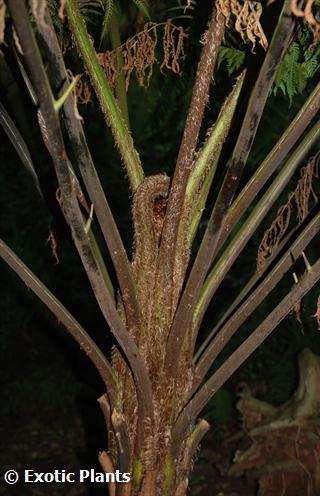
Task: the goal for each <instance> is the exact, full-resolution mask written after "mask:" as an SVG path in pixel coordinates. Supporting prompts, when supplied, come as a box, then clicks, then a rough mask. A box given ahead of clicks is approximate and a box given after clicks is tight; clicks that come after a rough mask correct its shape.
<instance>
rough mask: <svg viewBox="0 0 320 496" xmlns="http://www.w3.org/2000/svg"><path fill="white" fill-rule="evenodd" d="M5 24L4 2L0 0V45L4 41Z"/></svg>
mask: <svg viewBox="0 0 320 496" xmlns="http://www.w3.org/2000/svg"><path fill="white" fill-rule="evenodd" d="M5 22H6V5H5V3H4V0H0V44H1V43H3V40H4V29H5Z"/></svg>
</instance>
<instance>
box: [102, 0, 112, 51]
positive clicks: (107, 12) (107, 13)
mask: <svg viewBox="0 0 320 496" xmlns="http://www.w3.org/2000/svg"><path fill="white" fill-rule="evenodd" d="M103 9H104V16H103V22H102V28H101V36H100V46H101V45H102V44H103V42H104V40H105V38H106V36H107V33H108V29H109V25H110V21H111V17H112V16H113V14H114V11H115V3H114V0H104V1H103Z"/></svg>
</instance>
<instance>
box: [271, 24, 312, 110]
mask: <svg viewBox="0 0 320 496" xmlns="http://www.w3.org/2000/svg"><path fill="white" fill-rule="evenodd" d="M319 70H320V46H317V47H314V46H313V43H312V35H311V32H310V29H309V28H308V27H306V26H305V25H301V26H300V29H299V31H298V33H297V37H296V40H295V41H294V42H293V43H292V44H291V46H290V48H289V50H288V52H287V54H286V56H285V57H284V59H283V61H282V63H281V65H280V67H279V69H278V73H277V75H276V78H275V81H274V84H273V88H272V92H273V94H274V95H276V94H277V91H278V90H281V91H282V93H283V94H284V95H285V96H287V97H288V98H289V101H290V105H291V104H292V100H293V97H294V96H295V95H296V94H298V93H302V92H303V91H304V90H305V88H306V86H307V83H308V80H309V79H310V78H313V77H314V76H315V75H316V73H317V72H318V71H319Z"/></svg>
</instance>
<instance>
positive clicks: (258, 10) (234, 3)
mask: <svg viewBox="0 0 320 496" xmlns="http://www.w3.org/2000/svg"><path fill="white" fill-rule="evenodd" d="M216 10H217V15H219V14H223V15H224V17H225V19H226V25H227V26H230V24H231V21H233V22H234V28H235V30H236V31H237V32H238V33H239V34H240V36H241V38H242V39H243V40H245V41H246V39H248V40H249V41H251V43H252V50H254V47H255V45H256V42H257V41H258V42H259V43H260V45H261V46H262V47H263V48H264V50H266V49H267V48H268V41H267V38H266V36H265V34H264V32H263V29H262V26H261V24H260V17H261V14H262V5H261V3H260V2H256V1H252V0H244V1H241V0H218V1H217V3H216Z"/></svg>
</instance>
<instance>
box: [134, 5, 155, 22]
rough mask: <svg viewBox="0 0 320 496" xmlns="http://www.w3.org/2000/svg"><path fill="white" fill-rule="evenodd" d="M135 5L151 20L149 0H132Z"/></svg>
mask: <svg viewBox="0 0 320 496" xmlns="http://www.w3.org/2000/svg"><path fill="white" fill-rule="evenodd" d="M133 1H134V3H135V4H136V6H137V7H138V9H139V10H141V11H142V12H143V13H144V15H145V16H146V18H147V19H148V20H149V21H150V20H151V14H150V2H149V0H133Z"/></svg>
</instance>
